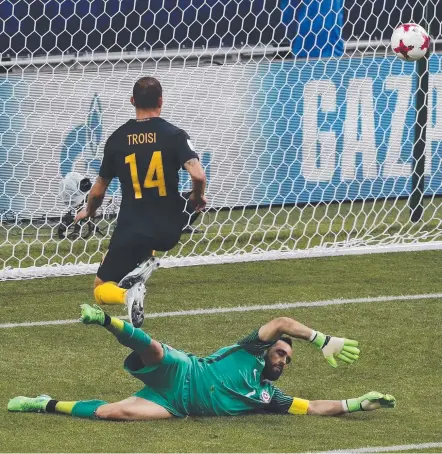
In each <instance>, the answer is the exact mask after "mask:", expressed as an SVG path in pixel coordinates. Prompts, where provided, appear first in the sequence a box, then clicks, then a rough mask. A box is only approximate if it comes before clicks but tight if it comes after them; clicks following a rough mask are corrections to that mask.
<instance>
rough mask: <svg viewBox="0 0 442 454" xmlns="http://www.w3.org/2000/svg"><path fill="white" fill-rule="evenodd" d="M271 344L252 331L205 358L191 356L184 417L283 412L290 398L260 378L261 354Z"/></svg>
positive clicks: (288, 405) (289, 402) (286, 408)
mask: <svg viewBox="0 0 442 454" xmlns="http://www.w3.org/2000/svg"><path fill="white" fill-rule="evenodd" d="M272 345H273V343H266V342H263V341H261V340H260V339H259V338H258V332H257V331H255V332H254V333H252V334H251V335H250V336H247V337H246V338H244V339H242V340H241V341H239V342H238V343H237V344H235V345H231V346H229V347H223V348H221V349H220V350H218V351H217V352H215V353H213V354H212V355H210V356H208V357H205V358H198V357H195V356H191V357H190V360H191V361H192V366H191V367H190V370H189V372H190V373H189V394H188V407H189V408H188V414H191V415H237V414H240V413H246V412H256V411H272V412H278V413H284V412H287V411H288V409H289V407H290V405H291V404H292V402H293V398H292V397H289V396H286V395H284V394H283V393H282V392H281V391H280V390H279V389H277V388H276V387H275V386H274V385H273V383H272V382H271V381H269V380H263V379H262V377H261V374H262V371H263V369H264V366H265V361H264V354H265V351H266V350H267V348H269V347H271V346H272Z"/></svg>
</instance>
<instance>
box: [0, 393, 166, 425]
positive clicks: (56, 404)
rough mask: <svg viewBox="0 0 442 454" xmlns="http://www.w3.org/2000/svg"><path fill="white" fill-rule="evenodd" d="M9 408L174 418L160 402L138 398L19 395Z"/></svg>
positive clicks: (144, 418)
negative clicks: (65, 398)
mask: <svg viewBox="0 0 442 454" xmlns="http://www.w3.org/2000/svg"><path fill="white" fill-rule="evenodd" d="M8 410H9V411H17V412H34V413H55V414H61V415H69V416H74V417H78V418H99V419H111V420H121V421H148V420H154V419H168V418H172V417H173V415H172V414H171V413H169V412H168V411H167V410H166V409H165V408H164V407H162V406H161V405H158V404H156V403H155V402H151V401H148V400H145V399H142V398H140V397H129V398H128V399H125V400H122V401H120V402H115V403H112V404H109V403H107V402H105V401H102V400H80V401H58V400H55V399H51V398H50V397H49V396H38V397H34V398H32V397H24V396H18V397H14V398H13V399H11V400H10V401H9V402H8Z"/></svg>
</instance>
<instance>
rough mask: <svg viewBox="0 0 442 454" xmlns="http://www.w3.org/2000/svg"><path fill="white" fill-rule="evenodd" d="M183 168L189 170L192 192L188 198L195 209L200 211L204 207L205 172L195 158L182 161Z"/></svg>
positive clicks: (205, 201)
mask: <svg viewBox="0 0 442 454" xmlns="http://www.w3.org/2000/svg"><path fill="white" fill-rule="evenodd" d="M184 168H185V169H186V170H187V171H188V172H189V174H190V178H191V179H192V194H191V196H190V198H189V200H190V201H191V202H192V204H193V205H194V207H195V211H201V210H203V209H204V208H205V206H206V203H207V200H206V198H205V197H204V192H205V190H206V174H205V172H204V169H203V167H202V165H201V163H200V161H199V159H197V158H192V159H189V160H188V161H186V162H185V163H184Z"/></svg>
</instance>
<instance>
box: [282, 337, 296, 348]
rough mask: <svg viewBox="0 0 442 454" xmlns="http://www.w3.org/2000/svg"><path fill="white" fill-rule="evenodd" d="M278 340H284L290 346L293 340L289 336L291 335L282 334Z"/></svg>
mask: <svg viewBox="0 0 442 454" xmlns="http://www.w3.org/2000/svg"><path fill="white" fill-rule="evenodd" d="M279 340H282V341H283V342H285V343H286V344H289V345H290V347H291V346H292V344H293V341H292V338H291V337H287V336H284V337H281V339H279Z"/></svg>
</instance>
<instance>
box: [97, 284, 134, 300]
mask: <svg viewBox="0 0 442 454" xmlns="http://www.w3.org/2000/svg"><path fill="white" fill-rule="evenodd" d="M126 291H127V290H125V289H124V288H121V287H118V284H117V283H116V282H111V281H108V282H105V283H104V284H100V285H97V286H96V287H95V289H94V296H95V301H96V302H97V304H125V301H124V297H125V295H126Z"/></svg>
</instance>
